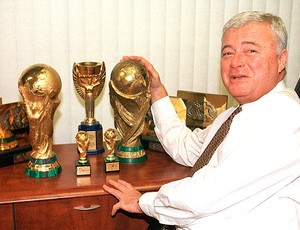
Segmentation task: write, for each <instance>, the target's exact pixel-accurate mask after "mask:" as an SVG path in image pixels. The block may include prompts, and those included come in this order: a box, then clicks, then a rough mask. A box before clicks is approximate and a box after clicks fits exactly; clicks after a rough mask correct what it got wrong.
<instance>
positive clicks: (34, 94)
mask: <svg viewBox="0 0 300 230" xmlns="http://www.w3.org/2000/svg"><path fill="white" fill-rule="evenodd" d="M18 87H19V92H20V94H21V95H22V97H23V101H24V104H25V110H26V114H27V119H28V123H29V138H30V143H31V146H32V151H31V154H30V159H29V163H28V164H27V167H26V174H27V175H28V176H30V177H34V178H44V177H52V176H56V175H57V174H59V173H60V172H61V171H62V169H61V166H60V164H59V163H58V161H57V156H56V154H55V152H54V151H53V150H52V144H53V116H54V113H55V111H56V109H57V107H58V105H59V104H60V99H59V98H58V95H59V93H60V90H61V79H60V76H59V75H58V73H57V72H56V71H55V70H54V69H53V68H52V67H50V66H48V65H44V64H35V65H32V66H30V67H28V68H27V69H25V70H24V71H23V73H22V74H21V76H20V78H19V82H18Z"/></svg>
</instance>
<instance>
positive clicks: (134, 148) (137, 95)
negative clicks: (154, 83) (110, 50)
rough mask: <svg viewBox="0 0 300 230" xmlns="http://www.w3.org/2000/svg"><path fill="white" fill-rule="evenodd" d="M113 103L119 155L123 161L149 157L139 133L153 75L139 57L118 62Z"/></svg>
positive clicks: (111, 88) (111, 85)
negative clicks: (118, 138) (139, 60)
mask: <svg viewBox="0 0 300 230" xmlns="http://www.w3.org/2000/svg"><path fill="white" fill-rule="evenodd" d="M109 94H110V103H111V105H112V108H113V110H114V124H115V128H116V129H117V131H118V133H119V135H120V136H121V141H120V143H119V144H118V146H117V151H116V156H117V157H118V158H119V160H120V162H121V163H128V164H133V163H140V162H143V161H145V160H146V159H147V155H146V153H145V151H144V148H143V146H142V144H141V140H140V136H141V134H142V132H143V129H144V125H145V116H146V113H147V111H148V109H149V107H150V99H151V95H150V78H149V74H148V72H147V70H146V68H145V67H144V66H143V65H142V64H141V63H139V62H138V61H133V60H124V61H121V62H119V63H118V64H117V65H116V66H115V67H114V69H113V70H112V72H111V78H110V82H109Z"/></svg>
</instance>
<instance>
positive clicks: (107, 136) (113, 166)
mask: <svg viewBox="0 0 300 230" xmlns="http://www.w3.org/2000/svg"><path fill="white" fill-rule="evenodd" d="M117 132H118V131H117V130H116V129H111V128H110V129H108V130H106V131H105V132H104V140H105V145H106V151H107V156H106V157H104V164H105V165H104V168H105V172H116V171H120V165H119V159H118V157H116V156H115V150H116V145H117V142H118V141H119V140H120V138H119V135H118V133H117Z"/></svg>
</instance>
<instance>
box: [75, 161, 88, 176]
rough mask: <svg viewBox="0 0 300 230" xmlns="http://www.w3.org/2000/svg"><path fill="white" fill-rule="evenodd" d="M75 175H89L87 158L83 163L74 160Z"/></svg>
mask: <svg viewBox="0 0 300 230" xmlns="http://www.w3.org/2000/svg"><path fill="white" fill-rule="evenodd" d="M75 166H76V176H90V175H91V171H92V170H91V164H90V161H89V160H87V161H86V162H85V163H80V162H79V161H78V160H77V161H75Z"/></svg>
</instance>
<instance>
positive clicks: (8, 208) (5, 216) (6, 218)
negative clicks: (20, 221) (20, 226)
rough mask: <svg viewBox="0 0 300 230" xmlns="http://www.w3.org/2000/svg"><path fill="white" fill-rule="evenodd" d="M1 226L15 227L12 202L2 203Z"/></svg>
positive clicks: (0, 211)
mask: <svg viewBox="0 0 300 230" xmlns="http://www.w3.org/2000/svg"><path fill="white" fill-rule="evenodd" d="M0 226H5V229H8V230H9V229H14V218H13V209H12V205H11V204H2V205H0Z"/></svg>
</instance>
